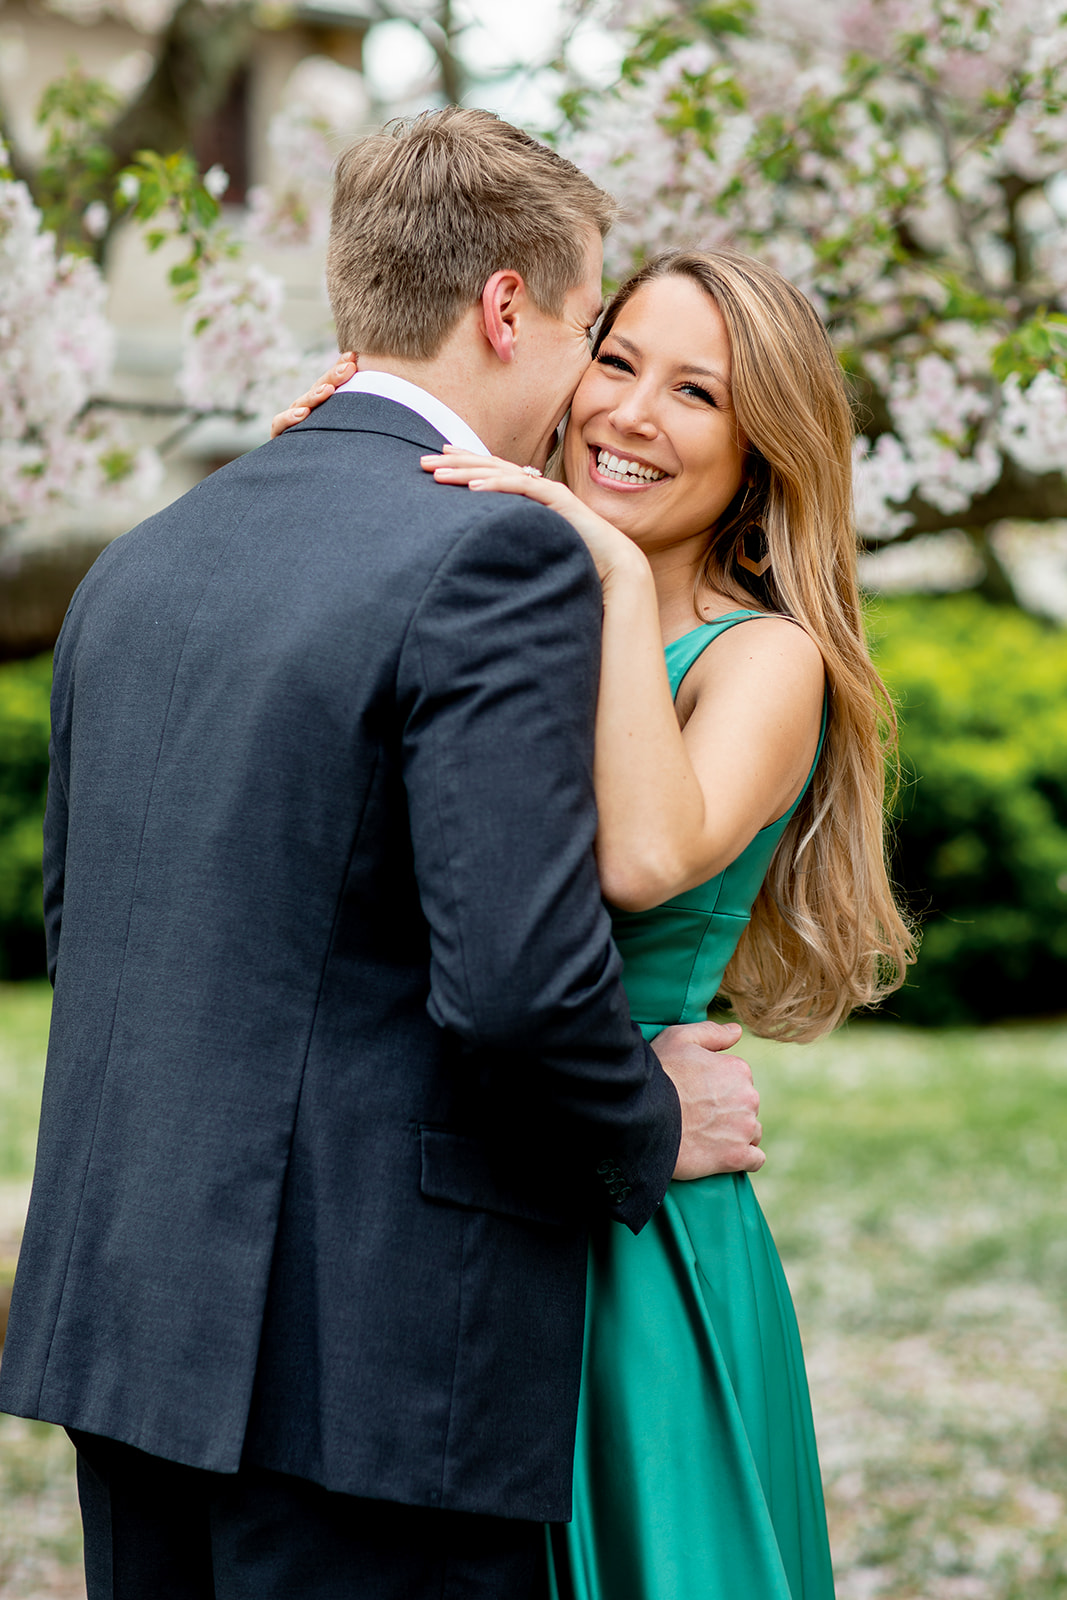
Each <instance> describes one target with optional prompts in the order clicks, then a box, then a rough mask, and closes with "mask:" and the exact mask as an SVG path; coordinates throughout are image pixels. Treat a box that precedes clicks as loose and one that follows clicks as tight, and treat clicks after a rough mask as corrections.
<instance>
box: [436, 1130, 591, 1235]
mask: <svg viewBox="0 0 1067 1600" xmlns="http://www.w3.org/2000/svg"><path fill="white" fill-rule="evenodd" d="M419 1138H420V1140H421V1142H422V1179H421V1183H420V1188H421V1190H422V1192H423V1194H424V1195H425V1196H426V1198H427V1199H428V1200H443V1201H445V1202H446V1204H448V1205H452V1206H465V1207H469V1208H470V1209H471V1210H472V1211H493V1212H496V1213H497V1214H498V1215H499V1216H503V1217H517V1218H519V1219H520V1220H521V1221H523V1222H544V1223H551V1224H553V1225H554V1226H556V1227H561V1226H566V1225H567V1224H570V1225H571V1226H574V1225H576V1224H577V1222H578V1221H579V1219H578V1217H576V1216H571V1215H568V1214H567V1213H566V1212H565V1211H564V1210H563V1209H562V1207H561V1206H560V1205H559V1204H558V1203H557V1204H553V1203H552V1200H551V1199H550V1198H548V1197H547V1196H546V1197H544V1198H541V1197H539V1196H537V1195H535V1194H531V1193H530V1192H529V1190H528V1188H525V1187H524V1189H523V1190H519V1189H516V1188H512V1187H511V1185H510V1184H509V1183H508V1181H507V1180H508V1172H507V1158H506V1156H504V1155H501V1156H500V1157H499V1158H497V1157H493V1156H491V1155H490V1152H489V1150H488V1148H487V1147H486V1146H485V1145H484V1144H483V1143H482V1142H481V1140H480V1139H471V1138H467V1137H466V1136H465V1135H463V1134H460V1133H449V1132H448V1131H447V1130H445V1129H444V1128H420V1129H419ZM523 1177H524V1178H525V1177H526V1173H525V1172H524V1173H523Z"/></svg>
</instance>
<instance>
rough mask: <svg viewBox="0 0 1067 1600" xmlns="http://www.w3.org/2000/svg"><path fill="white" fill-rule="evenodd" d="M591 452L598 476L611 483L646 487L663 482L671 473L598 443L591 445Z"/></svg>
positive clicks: (636, 487)
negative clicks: (619, 453) (617, 452)
mask: <svg viewBox="0 0 1067 1600" xmlns="http://www.w3.org/2000/svg"><path fill="white" fill-rule="evenodd" d="M589 450H590V454H591V456H592V458H593V464H594V466H595V468H596V472H597V476H598V477H600V478H603V479H606V480H607V481H608V482H609V483H625V484H628V485H629V486H630V487H631V488H635V489H638V488H644V487H645V486H646V485H647V484H650V483H662V481H663V479H664V478H667V477H669V476H670V474H669V473H666V472H661V471H660V469H659V467H649V466H646V465H645V463H644V462H642V461H631V460H630V459H629V457H628V456H617V455H615V454H614V453H613V452H612V451H611V450H605V449H602V448H601V447H600V446H598V445H590V447H589Z"/></svg>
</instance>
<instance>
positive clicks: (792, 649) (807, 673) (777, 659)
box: [678, 612, 825, 719]
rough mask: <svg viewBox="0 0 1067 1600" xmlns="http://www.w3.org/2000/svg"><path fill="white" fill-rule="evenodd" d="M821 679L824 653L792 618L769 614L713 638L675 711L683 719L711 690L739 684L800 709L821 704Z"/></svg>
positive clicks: (692, 671) (713, 692)
mask: <svg viewBox="0 0 1067 1600" xmlns="http://www.w3.org/2000/svg"><path fill="white" fill-rule="evenodd" d="M824 683H825V667H824V664H823V657H822V651H821V650H820V649H819V646H818V645H817V644H816V642H815V640H814V639H813V638H812V637H811V635H810V633H808V632H807V630H806V629H805V628H802V627H801V626H800V624H799V623H796V622H794V621H792V619H791V618H789V617H783V616H778V615H775V614H773V613H770V612H768V613H767V614H766V615H765V616H761V617H753V618H750V619H749V620H747V621H745V622H739V623H737V624H736V625H735V626H734V627H732V628H729V629H727V631H726V632H725V633H722V634H720V635H719V637H718V638H717V639H714V640H713V641H712V643H711V644H710V645H709V647H708V648H707V649H706V650H705V651H704V652H703V654H702V655H701V656H700V657H699V659H698V660H697V661H695V662H694V664H693V666H692V668H691V669H690V671H689V672H688V673H687V674H686V677H685V680H684V682H683V684H682V686H681V690H680V691H679V695H678V709H679V712H680V713H681V714H682V715H683V717H684V718H686V719H687V714H691V713H692V711H693V710H694V709H695V707H696V704H697V703H698V701H701V700H704V699H706V697H707V696H708V695H709V694H710V695H717V694H719V693H722V692H727V691H729V690H731V689H738V688H742V687H743V688H744V689H745V690H747V691H748V692H756V693H760V694H761V697H762V696H763V695H766V696H770V697H771V698H772V699H773V700H775V701H777V702H779V703H780V704H783V705H784V706H788V707H791V708H792V709H794V710H797V711H799V710H801V709H803V708H807V707H808V706H810V705H812V704H814V703H816V702H818V703H819V704H820V705H821V697H822V692H823V687H824Z"/></svg>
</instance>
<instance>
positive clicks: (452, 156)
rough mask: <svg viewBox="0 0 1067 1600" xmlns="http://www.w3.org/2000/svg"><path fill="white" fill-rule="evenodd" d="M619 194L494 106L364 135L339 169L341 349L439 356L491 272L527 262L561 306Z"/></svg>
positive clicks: (531, 285)
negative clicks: (607, 191)
mask: <svg viewBox="0 0 1067 1600" xmlns="http://www.w3.org/2000/svg"><path fill="white" fill-rule="evenodd" d="M615 210H616V207H615V202H614V201H613V200H612V198H611V196H610V195H607V194H605V193H604V191H603V190H602V189H598V188H597V186H596V184H595V183H593V182H592V180H591V179H589V178H587V177H586V176H585V174H584V173H583V172H579V170H578V168H577V167H575V166H573V165H572V164H571V163H570V162H569V161H565V160H564V159H563V157H562V156H559V155H557V154H556V153H555V151H553V150H550V149H549V148H548V147H547V146H546V145H543V144H539V143H538V142H537V140H536V139H531V138H530V136H529V135H528V134H526V133H523V132H522V131H521V130H520V129H519V128H514V127H512V126H511V124H510V123H508V122H503V121H501V119H500V118H499V117H497V116H495V115H494V114H493V113H492V112H490V111H478V110H472V109H467V108H465V107H460V106H448V107H446V108H445V109H444V110H442V111H427V112H424V113H423V114H422V115H421V116H418V117H416V118H415V119H414V120H413V121H410V122H404V121H397V122H393V123H390V124H389V125H388V126H387V127H385V128H383V129H382V130H381V132H379V133H375V134H372V135H371V136H370V137H369V138H366V139H363V140H361V141H360V142H359V143H358V144H355V145H352V146H351V147H350V148H349V149H348V150H346V151H345V152H344V153H343V154H342V156H341V157H340V159H339V161H338V163H337V168H336V172H335V175H334V192H333V208H332V214H331V220H330V241H329V246H328V249H327V254H326V284H327V288H328V290H329V295H330V305H331V306H332V308H333V314H334V320H335V322H336V324H337V338H338V342H339V344H340V348H341V349H342V350H360V351H365V352H366V353H368V354H377V355H392V356H400V357H403V358H406V359H409V360H429V359H431V358H432V357H433V356H435V355H436V354H437V353H438V351H439V350H440V348H441V345H442V344H443V342H444V340H445V339H446V338H447V336H448V334H449V333H450V332H451V331H452V329H453V328H454V327H455V325H456V323H457V322H458V321H459V319H460V317H462V316H463V314H464V313H465V312H466V311H467V310H468V309H469V308H470V307H471V306H473V305H475V304H476V303H477V301H478V299H479V297H480V296H481V293H482V289H483V288H484V286H485V283H486V280H487V279H488V278H490V277H491V276H492V274H493V273H494V272H498V271H501V270H504V269H507V268H511V269H512V270H514V271H516V272H519V273H521V274H522V277H523V279H524V281H525V283H526V287H527V289H528V290H529V292H530V295H531V297H532V298H533V301H534V303H535V305H537V306H539V307H540V309H541V310H542V311H546V312H548V313H549V314H550V315H551V316H556V317H558V316H560V315H561V314H562V312H563V302H564V298H565V296H566V295H567V293H568V291H569V290H570V289H572V288H574V287H575V285H576V284H578V283H580V282H581V281H582V277H583V274H584V270H585V259H586V247H587V242H588V239H589V235H590V232H591V231H593V230H595V231H596V232H597V233H599V234H600V236H601V238H603V236H604V235H605V234H606V233H607V231H608V229H609V228H610V227H611V224H612V222H613V221H614V219H615Z"/></svg>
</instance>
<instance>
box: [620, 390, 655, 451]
mask: <svg viewBox="0 0 1067 1600" xmlns="http://www.w3.org/2000/svg"><path fill="white" fill-rule="evenodd" d="M611 422H612V425H613V427H614V428H615V429H616V431H617V432H619V433H635V434H638V435H639V436H640V437H641V438H642V439H651V438H652V437H653V435H654V434H656V433H658V432H659V429H658V427H657V425H656V421H655V418H654V417H653V416H652V413H651V409H650V408H649V406H648V405H647V404H646V403H645V401H644V400H643V398H642V396H641V395H640V393H639V392H637V391H634V392H633V393H632V394H629V395H627V396H626V397H625V398H624V399H621V400H620V401H619V403H618V405H617V406H616V407H615V409H614V410H613V411H612V413H611Z"/></svg>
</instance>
